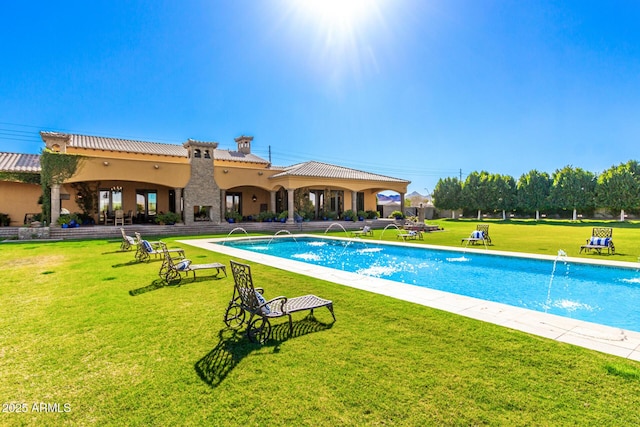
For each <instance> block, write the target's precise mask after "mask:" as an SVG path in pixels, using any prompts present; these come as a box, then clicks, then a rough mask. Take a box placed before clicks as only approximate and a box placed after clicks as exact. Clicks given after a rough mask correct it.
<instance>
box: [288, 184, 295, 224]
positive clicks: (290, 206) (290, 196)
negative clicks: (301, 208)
mask: <svg viewBox="0 0 640 427" xmlns="http://www.w3.org/2000/svg"><path fill="white" fill-rule="evenodd" d="M294 191H295V190H294V189H293V188H287V212H288V213H289V218H287V222H288V223H289V224H291V223H294V222H295V221H294V219H293V214H294V211H295V207H294V203H293V192H294Z"/></svg>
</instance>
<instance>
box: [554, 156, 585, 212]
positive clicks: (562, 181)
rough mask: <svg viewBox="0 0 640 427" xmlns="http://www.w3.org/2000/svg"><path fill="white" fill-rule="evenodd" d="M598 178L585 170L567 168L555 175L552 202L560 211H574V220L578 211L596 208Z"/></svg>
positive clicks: (556, 172) (557, 171)
mask: <svg viewBox="0 0 640 427" xmlns="http://www.w3.org/2000/svg"><path fill="white" fill-rule="evenodd" d="M595 189H596V176H595V175H594V174H593V173H591V172H589V171H585V170H584V169H580V168H574V167H573V166H565V167H564V168H562V169H559V170H556V171H555V172H554V173H553V186H552V187H551V192H550V196H551V197H550V200H551V202H552V204H553V206H554V207H556V208H559V209H573V220H574V221H575V220H576V219H577V211H578V210H581V211H582V210H586V209H592V208H594V207H595Z"/></svg>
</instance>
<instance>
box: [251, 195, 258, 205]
mask: <svg viewBox="0 0 640 427" xmlns="http://www.w3.org/2000/svg"><path fill="white" fill-rule="evenodd" d="M251 200H253V201H254V203H255V201H256V200H258V198H257V197H256V195H255V194H254V195H253V196H252V197H251Z"/></svg>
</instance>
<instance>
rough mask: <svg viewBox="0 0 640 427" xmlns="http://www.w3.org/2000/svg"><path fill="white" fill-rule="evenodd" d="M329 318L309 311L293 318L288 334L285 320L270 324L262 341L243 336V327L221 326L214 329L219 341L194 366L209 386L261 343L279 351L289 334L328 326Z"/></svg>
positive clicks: (303, 333) (215, 382) (309, 332)
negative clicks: (264, 342)
mask: <svg viewBox="0 0 640 427" xmlns="http://www.w3.org/2000/svg"><path fill="white" fill-rule="evenodd" d="M332 326H333V322H331V323H323V322H321V321H319V320H317V319H316V318H315V316H313V315H312V314H309V315H308V316H307V317H305V318H304V319H301V320H298V321H294V322H293V332H292V333H291V335H289V322H283V323H280V324H278V325H274V326H273V327H272V329H271V338H270V339H269V341H267V342H266V344H264V345H260V344H256V343H253V342H251V341H250V340H249V338H247V334H246V331H245V329H244V328H243V329H240V330H235V329H231V328H224V329H222V330H220V332H219V333H218V337H219V338H220V341H219V342H218V344H217V345H216V346H215V347H214V348H213V349H212V350H211V351H210V352H209V353H207V355H206V356H204V357H203V358H202V359H200V360H198V361H197V362H196V363H195V365H194V368H195V370H196V373H197V374H198V376H199V377H200V379H201V380H202V381H204V382H205V383H207V384H209V385H210V386H211V387H217V386H219V385H220V384H221V383H222V381H224V379H225V378H226V377H227V375H229V373H230V372H231V371H232V370H233V369H234V368H235V367H236V366H237V365H238V364H239V363H240V362H241V361H242V359H244V358H245V357H247V356H248V355H249V354H251V352H253V351H256V350H259V349H260V348H264V347H273V353H278V352H279V351H280V344H282V343H283V342H285V341H287V340H288V339H290V338H297V337H301V336H303V335H307V334H311V333H314V332H320V331H324V330H327V329H331V327H332Z"/></svg>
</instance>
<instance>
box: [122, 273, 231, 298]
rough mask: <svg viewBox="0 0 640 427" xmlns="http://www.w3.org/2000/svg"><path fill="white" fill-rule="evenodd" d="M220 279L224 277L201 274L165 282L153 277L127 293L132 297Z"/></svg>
mask: <svg viewBox="0 0 640 427" xmlns="http://www.w3.org/2000/svg"><path fill="white" fill-rule="evenodd" d="M222 279H224V277H219V276H202V277H196V278H195V279H194V278H191V277H189V278H186V279H185V278H183V279H182V280H181V281H177V280H173V281H171V282H167V281H166V280H164V279H161V278H157V279H154V280H153V282H151V283H150V284H148V285H147V286H143V287H141V288H137V289H131V290H130V291H129V295H131V296H132V297H135V296H136V295H140V294H145V293H147V292H151V291H155V290H158V289H162V288H165V287H180V286H183V285H188V284H191V283H200V282H209V281H214V280H222Z"/></svg>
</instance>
